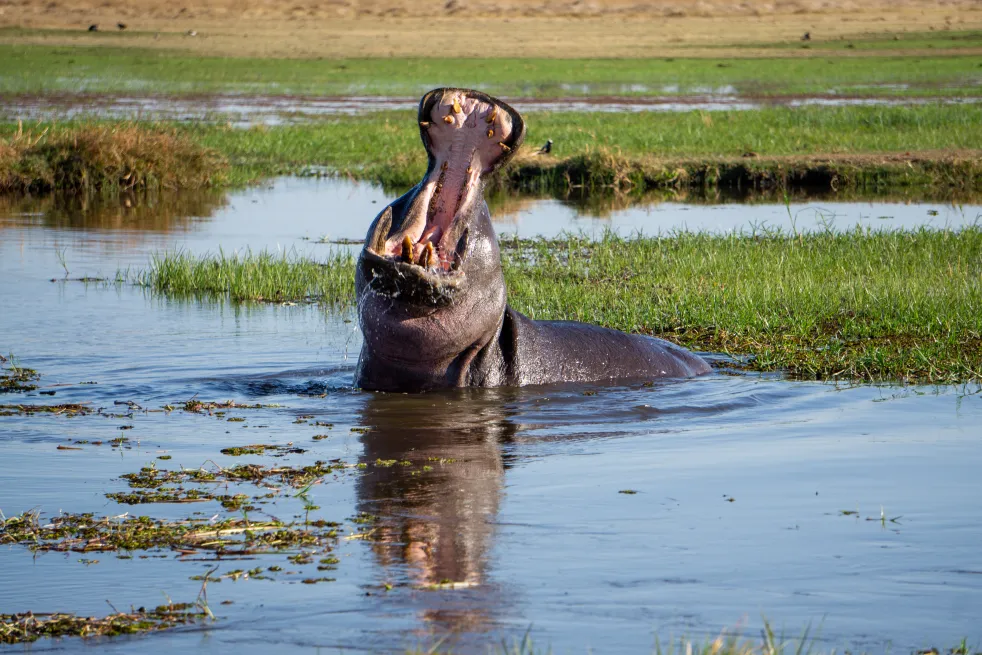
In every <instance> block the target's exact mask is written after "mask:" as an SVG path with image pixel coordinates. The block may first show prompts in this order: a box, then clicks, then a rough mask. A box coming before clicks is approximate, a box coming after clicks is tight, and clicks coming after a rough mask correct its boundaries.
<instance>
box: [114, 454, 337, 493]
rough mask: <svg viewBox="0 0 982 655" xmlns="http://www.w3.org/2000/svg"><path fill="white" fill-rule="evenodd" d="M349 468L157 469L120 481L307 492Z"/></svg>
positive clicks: (332, 463)
mask: <svg viewBox="0 0 982 655" xmlns="http://www.w3.org/2000/svg"><path fill="white" fill-rule="evenodd" d="M347 468H348V466H347V465H346V464H345V463H344V462H343V461H342V460H340V459H332V460H330V461H328V462H325V461H322V460H318V461H316V462H314V463H313V464H308V465H306V466H263V465H261V464H236V465H235V466H230V467H221V466H216V467H215V468H214V469H205V468H196V469H180V470H178V471H168V470H164V469H158V468H157V467H155V466H152V465H151V466H144V467H143V468H141V469H140V470H139V471H138V472H136V473H126V474H124V475H121V476H120V477H121V478H122V479H124V480H126V481H127V482H128V483H129V486H130V487H131V488H133V489H158V490H159V489H163V488H165V487H164V485H169V484H170V485H174V484H176V485H182V484H189V483H190V484H209V483H211V484H228V483H237V482H251V483H253V484H256V485H259V484H262V485H263V486H265V487H271V486H273V487H275V486H276V485H287V486H290V487H295V488H303V487H306V486H309V485H310V484H313V483H314V482H316V481H317V480H319V479H320V478H323V477H325V476H327V475H331V474H335V475H338V474H340V473H343V472H344V471H345V470H346V469H347Z"/></svg>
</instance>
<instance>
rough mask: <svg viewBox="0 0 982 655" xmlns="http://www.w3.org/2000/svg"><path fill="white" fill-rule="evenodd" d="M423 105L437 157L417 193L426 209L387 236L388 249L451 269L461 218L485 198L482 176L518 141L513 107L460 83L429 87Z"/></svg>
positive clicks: (424, 127) (429, 141) (430, 142)
mask: <svg viewBox="0 0 982 655" xmlns="http://www.w3.org/2000/svg"><path fill="white" fill-rule="evenodd" d="M421 107H422V110H421V121H420V127H421V130H422V132H423V135H424V137H423V138H424V142H425V143H426V144H427V149H428V150H429V152H430V155H431V156H432V157H433V161H434V166H433V167H432V168H431V170H430V173H429V175H427V177H426V179H424V180H423V184H422V189H421V191H420V194H419V196H418V200H419V201H421V202H420V204H419V205H417V207H420V209H422V208H425V212H424V211H419V212H418V213H417V214H416V215H415V216H412V217H410V218H409V220H407V221H406V222H405V223H404V225H403V229H402V230H401V231H400V232H399V233H398V234H396V235H392V236H391V237H390V238H389V239H388V240H387V241H386V246H385V248H386V254H388V255H391V256H395V257H398V258H401V259H403V260H409V261H412V262H414V263H419V264H420V265H423V266H427V267H429V266H439V267H441V268H443V269H444V270H449V269H450V266H451V264H452V262H453V259H454V255H455V247H456V244H457V240H458V239H459V238H460V236H461V233H462V231H463V229H464V228H465V227H466V226H465V225H463V224H462V223H463V221H461V220H460V219H461V217H465V216H469V215H470V214H471V213H472V212H471V210H472V209H473V206H474V203H477V202H480V201H481V185H480V180H481V178H482V177H483V176H484V175H486V174H488V173H490V172H491V171H493V170H494V169H495V168H496V167H497V166H498V165H499V164H500V163H501V160H502V159H504V158H506V157H507V156H508V154H509V153H510V152H511V151H512V147H511V146H510V145H509V144H512V145H516V144H515V143H514V141H515V139H514V138H513V137H514V136H515V135H514V132H515V130H514V129H513V128H514V125H513V118H512V113H513V110H511V109H510V108H509V107H507V105H504V104H503V103H498V102H497V101H495V100H494V99H493V98H490V97H488V96H486V95H484V94H482V93H476V92H473V91H465V90H461V89H441V90H438V91H436V92H431V93H430V94H428V95H427V96H426V97H425V98H424V99H423V103H422V104H421ZM519 120H520V119H519Z"/></svg>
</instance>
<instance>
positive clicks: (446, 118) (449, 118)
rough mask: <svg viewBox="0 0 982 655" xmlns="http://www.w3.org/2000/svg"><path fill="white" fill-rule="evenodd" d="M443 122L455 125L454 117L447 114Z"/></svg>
mask: <svg viewBox="0 0 982 655" xmlns="http://www.w3.org/2000/svg"><path fill="white" fill-rule="evenodd" d="M443 122H444V123H453V116H451V115H450V114H447V115H446V116H444V117H443Z"/></svg>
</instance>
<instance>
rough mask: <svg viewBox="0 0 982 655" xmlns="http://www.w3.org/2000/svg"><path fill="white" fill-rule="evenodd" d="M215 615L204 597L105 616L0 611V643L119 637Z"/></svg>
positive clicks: (197, 621)
mask: <svg viewBox="0 0 982 655" xmlns="http://www.w3.org/2000/svg"><path fill="white" fill-rule="evenodd" d="M209 618H212V619H213V618H214V616H213V615H212V613H211V611H210V610H209V609H208V606H207V605H206V604H204V602H202V601H201V600H199V601H198V602H195V603H171V604H170V605H161V606H159V607H155V608H153V609H150V610H147V609H144V608H142V607H141V608H139V609H137V610H134V611H131V612H116V613H114V614H110V615H109V616H104V617H93V616H89V617H82V616H76V615H74V614H62V613H35V612H24V613H22V614H0V644H23V643H31V642H34V641H37V640H38V639H41V638H44V637H46V638H57V637H82V638H83V639H85V638H91V637H116V636H119V635H131V634H138V633H144V632H157V631H159V630H166V629H168V628H173V627H175V626H178V625H187V624H191V623H199V622H201V621H204V620H206V619H209Z"/></svg>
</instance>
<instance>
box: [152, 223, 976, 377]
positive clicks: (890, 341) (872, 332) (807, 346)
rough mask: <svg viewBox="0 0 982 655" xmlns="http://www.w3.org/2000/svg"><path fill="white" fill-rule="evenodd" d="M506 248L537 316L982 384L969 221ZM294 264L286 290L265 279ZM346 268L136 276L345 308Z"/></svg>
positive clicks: (342, 264)
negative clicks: (950, 225)
mask: <svg viewBox="0 0 982 655" xmlns="http://www.w3.org/2000/svg"><path fill="white" fill-rule="evenodd" d="M502 246H503V264H504V268H505V277H506V282H507V285H508V294H509V295H508V298H509V303H510V304H511V305H512V306H513V307H515V308H516V309H518V310H519V311H521V312H523V313H526V314H528V315H529V316H530V317H532V318H535V319H559V320H579V321H587V322H591V323H597V324H600V325H606V326H609V327H613V328H617V329H622V330H627V331H630V332H640V333H645V334H653V335H658V336H661V337H664V338H668V339H670V340H672V341H675V342H677V343H680V344H682V345H685V346H687V347H690V348H694V349H697V350H702V351H713V352H720V353H728V354H731V355H733V356H734V357H737V358H738V362H739V364H738V365H739V366H740V367H743V368H747V369H749V370H755V371H785V372H787V373H788V374H789V375H791V376H793V377H796V378H803V379H823V380H829V379H843V380H846V379H848V380H854V379H855V380H867V381H868V380H903V381H910V382H931V383H954V382H960V381H966V380H977V379H980V378H982V228H979V227H969V228H965V229H963V230H960V231H957V232H951V231H937V230H928V229H919V230H912V231H904V230H898V231H894V232H862V231H859V230H857V231H853V232H849V233H844V234H843V233H836V232H831V231H830V232H820V233H809V234H793V233H781V232H762V233H761V232H758V233H744V234H730V235H713V234H706V233H692V232H678V233H673V234H669V235H661V236H648V237H639V238H621V237H619V236H616V235H613V234H608V235H606V236H605V237H604V238H602V239H600V240H599V241H591V240H589V239H586V238H584V237H579V236H566V237H564V238H560V239H555V240H505V241H504V242H503V243H502ZM266 270H269V271H270V276H271V278H272V280H267V279H265V278H264V275H263V271H266ZM293 271H297V272H298V274H297V280H296V282H297V284H296V285H295V286H292V287H290V288H291V289H292V291H291V292H289V293H287V292H286V289H287V286H286V285H285V284H284V283H282V282H273V281H278V280H285V279H288V278H290V277H291V275H293V273H292V272H293ZM352 278H353V268H352V260H351V259H350V258H349V257H348V256H347V255H336V256H332V257H331V258H330V259H329V260H328V261H327V262H326V263H320V262H315V261H312V260H308V259H303V258H300V257H295V256H279V257H274V256H271V255H268V254H260V255H251V256H245V257H241V258H227V257H223V256H218V257H215V256H211V257H209V256H206V257H201V258H191V257H188V256H186V255H161V256H158V257H155V258H154V259H153V261H152V262H151V266H150V268H149V269H147V270H146V271H144V272H143V273H141V274H139V276H138V278H137V279H139V280H140V281H141V282H142V283H143V284H147V285H148V286H150V287H151V288H152V289H153V290H155V291H157V292H159V293H165V294H168V295H172V296H177V297H184V298H189V297H201V296H208V297H214V296H225V297H229V298H231V299H233V300H244V301H251V300H259V299H268V298H275V299H276V300H278V301H286V300H289V301H301V300H313V299H316V300H319V301H322V302H325V303H329V304H332V305H334V306H336V307H340V308H344V307H346V306H350V305H351V303H352V302H353V293H354V291H353V282H352ZM232 280H235V283H234V284H231V283H230V281H232ZM189 281H191V282H189ZM271 289H273V290H275V292H276V293H274V295H273V296H270V295H269V294H270V290H271Z"/></svg>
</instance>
